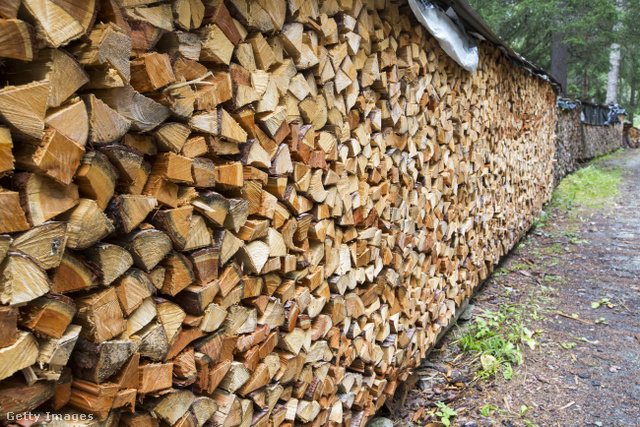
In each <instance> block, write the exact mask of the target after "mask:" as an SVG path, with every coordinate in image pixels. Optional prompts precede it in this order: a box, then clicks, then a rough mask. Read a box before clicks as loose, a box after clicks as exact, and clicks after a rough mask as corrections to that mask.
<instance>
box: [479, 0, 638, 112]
mask: <svg viewBox="0 0 640 427" xmlns="http://www.w3.org/2000/svg"><path fill="white" fill-rule="evenodd" d="M470 3H471V4H472V6H473V7H474V8H475V9H476V10H477V11H478V13H480V15H482V17H483V18H484V19H485V20H486V21H487V23H488V24H489V25H490V26H491V28H492V29H493V31H494V32H495V33H496V34H497V35H498V36H499V37H500V38H501V39H502V40H504V41H505V42H507V43H508V44H509V45H510V46H511V47H512V48H513V49H514V50H515V51H516V52H518V53H520V54H521V55H522V56H524V57H525V58H526V59H528V60H529V61H531V62H533V63H535V64H536V65H538V66H540V67H542V68H544V69H545V70H548V71H549V72H550V74H551V75H552V76H553V77H554V78H555V79H556V80H557V81H558V82H559V83H560V84H561V85H562V87H563V94H562V95H563V96H566V97H570V98H578V99H581V100H584V101H589V102H595V103H618V104H620V105H621V106H622V107H623V108H625V109H626V110H627V113H628V114H629V116H628V117H627V119H628V120H629V121H630V122H632V123H633V122H634V119H635V124H636V125H640V105H638V104H640V100H638V98H639V97H640V94H639V93H638V90H640V0H470Z"/></svg>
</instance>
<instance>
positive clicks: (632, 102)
mask: <svg viewBox="0 0 640 427" xmlns="http://www.w3.org/2000/svg"><path fill="white" fill-rule="evenodd" d="M629 106H630V107H631V108H629V121H630V122H631V124H632V125H633V112H634V111H635V108H636V84H635V83H631V96H630V97H629Z"/></svg>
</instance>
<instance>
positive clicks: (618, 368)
mask: <svg viewBox="0 0 640 427" xmlns="http://www.w3.org/2000/svg"><path fill="white" fill-rule="evenodd" d="M620 369H622V368H621V367H620V366H612V367H610V368H609V372H614V373H615V372H618V371H619V370H620Z"/></svg>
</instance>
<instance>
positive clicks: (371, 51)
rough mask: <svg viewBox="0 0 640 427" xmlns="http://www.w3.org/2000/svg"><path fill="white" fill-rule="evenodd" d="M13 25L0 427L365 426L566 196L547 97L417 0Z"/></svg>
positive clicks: (243, 3) (3, 48)
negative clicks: (29, 418) (43, 424)
mask: <svg viewBox="0 0 640 427" xmlns="http://www.w3.org/2000/svg"><path fill="white" fill-rule="evenodd" d="M0 15H1V16H2V19H0V40H1V41H2V43H1V44H0V53H1V55H2V56H3V57H4V58H3V64H2V66H3V74H2V76H3V77H4V78H5V82H4V83H6V85H5V86H4V87H3V88H2V89H1V90H0V117H1V120H2V125H1V127H0V175H2V176H3V178H1V179H0V185H1V188H0V233H2V235H0V261H1V265H0V302H1V304H2V305H1V306H0V324H1V328H0V380H1V381H0V407H1V408H2V409H1V414H2V417H3V418H4V417H6V416H7V413H9V412H13V413H19V412H21V411H31V412H32V413H36V412H37V411H43V412H47V411H48V412H51V413H57V414H66V415H67V416H69V417H70V416H72V415H73V416H75V417H76V419H78V417H79V416H80V415H79V414H89V415H91V418H92V420H91V421H83V423H84V424H85V425H96V426H97V425H109V426H115V425H118V423H119V424H120V425H124V426H134V425H135V426H136V427H142V426H157V425H178V426H202V425H205V424H209V425H223V426H247V427H248V426H250V425H256V426H280V425H282V426H291V425H315V426H320V425H335V426H339V425H344V426H362V425H364V423H365V422H366V420H367V418H368V417H370V416H371V415H372V414H374V413H375V411H376V410H377V409H378V408H380V407H381V405H382V404H383V403H384V401H385V399H388V398H389V397H390V396H392V395H393V393H394V390H395V388H396V386H397V385H398V383H399V382H401V381H403V380H404V379H405V378H406V377H407V375H408V372H409V369H411V368H412V367H414V366H415V365H416V364H417V363H419V361H420V358H421V356H422V355H424V354H425V352H426V351H427V350H428V349H429V347H430V346H432V345H433V344H434V340H435V338H436V336H437V335H438V333H439V332H440V331H441V330H442V329H443V328H444V327H445V326H447V325H448V323H449V322H450V320H451V318H452V316H453V315H454V312H455V309H456V307H457V306H458V305H459V304H460V303H461V302H462V301H463V300H464V299H465V298H467V297H469V295H470V294H471V292H472V290H473V288H474V287H475V286H476V285H477V284H478V283H479V282H480V281H481V280H482V279H484V278H485V277H486V276H487V275H488V274H489V273H490V271H491V269H492V267H493V266H494V265H495V264H496V263H497V262H498V260H499V259H500V257H501V256H502V255H503V254H505V253H506V252H507V251H508V250H509V249H510V248H511V247H512V246H513V245H514V244H515V243H516V242H517V241H518V239H519V238H520V237H521V236H522V234H523V233H524V232H525V231H526V230H527V229H528V227H529V226H530V224H531V222H532V218H533V217H534V216H535V214H536V213H537V212H538V211H539V210H540V209H541V206H542V204H543V203H544V202H545V201H546V200H547V199H548V198H549V196H550V190H551V186H552V182H553V162H552V159H553V158H554V144H555V121H556V119H555V99H556V96H555V93H554V91H553V89H552V87H551V85H550V84H549V83H548V82H546V81H544V80H543V79H540V78H538V77H536V76H533V75H531V74H530V73H529V72H527V71H526V70H523V69H520V68H517V67H515V66H513V65H511V61H510V60H509V58H507V57H506V56H505V55H504V54H503V53H501V52H500V51H499V50H498V49H496V48H493V47H492V46H490V45H488V44H482V45H481V48H480V56H481V60H480V66H479V69H478V71H477V72H476V73H475V74H471V73H468V72H466V71H464V70H462V69H461V68H460V67H459V66H457V65H456V64H455V63H454V62H453V61H452V60H451V59H450V58H449V57H447V56H446V54H444V52H443V51H442V50H441V49H440V48H439V47H438V45H437V43H436V42H435V40H434V39H432V38H431V37H430V36H429V35H428V34H427V32H426V30H424V29H423V28H422V27H420V26H419V25H418V24H417V23H416V22H415V20H414V19H413V18H412V15H411V12H410V10H409V9H408V7H407V6H406V4H403V3H401V4H397V3H395V2H391V1H388V0H366V1H362V0H324V1H322V0H320V1H318V0H288V1H285V0H250V1H247V0H227V1H225V2H224V3H222V2H221V1H219V0H174V1H172V2H166V1H154V0H102V1H101V2H96V1H95V0H64V1H62V0H22V1H21V0H10V1H3V2H2V6H1V7H0Z"/></svg>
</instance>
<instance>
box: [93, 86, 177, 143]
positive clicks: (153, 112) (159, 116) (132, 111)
mask: <svg viewBox="0 0 640 427" xmlns="http://www.w3.org/2000/svg"><path fill="white" fill-rule="evenodd" d="M96 96H98V97H99V98H100V99H102V101H104V102H105V103H106V104H107V105H109V106H110V107H111V108H113V109H114V110H116V111H117V112H118V113H119V114H120V115H122V116H123V117H124V118H125V119H127V120H129V121H130V122H131V129H132V130H135V131H138V132H144V131H148V130H151V129H153V128H155V127H157V126H158V125H159V124H160V123H162V122H164V121H165V120H166V119H167V117H169V113H170V110H169V108H168V107H165V106H164V105H161V104H158V103H157V102H155V101H154V100H152V99H151V98H148V97H146V96H144V95H141V94H140V93H138V92H137V91H136V90H135V89H134V88H133V87H131V86H130V85H128V84H127V85H125V86H124V87H121V88H113V89H108V90H100V91H96Z"/></svg>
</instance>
